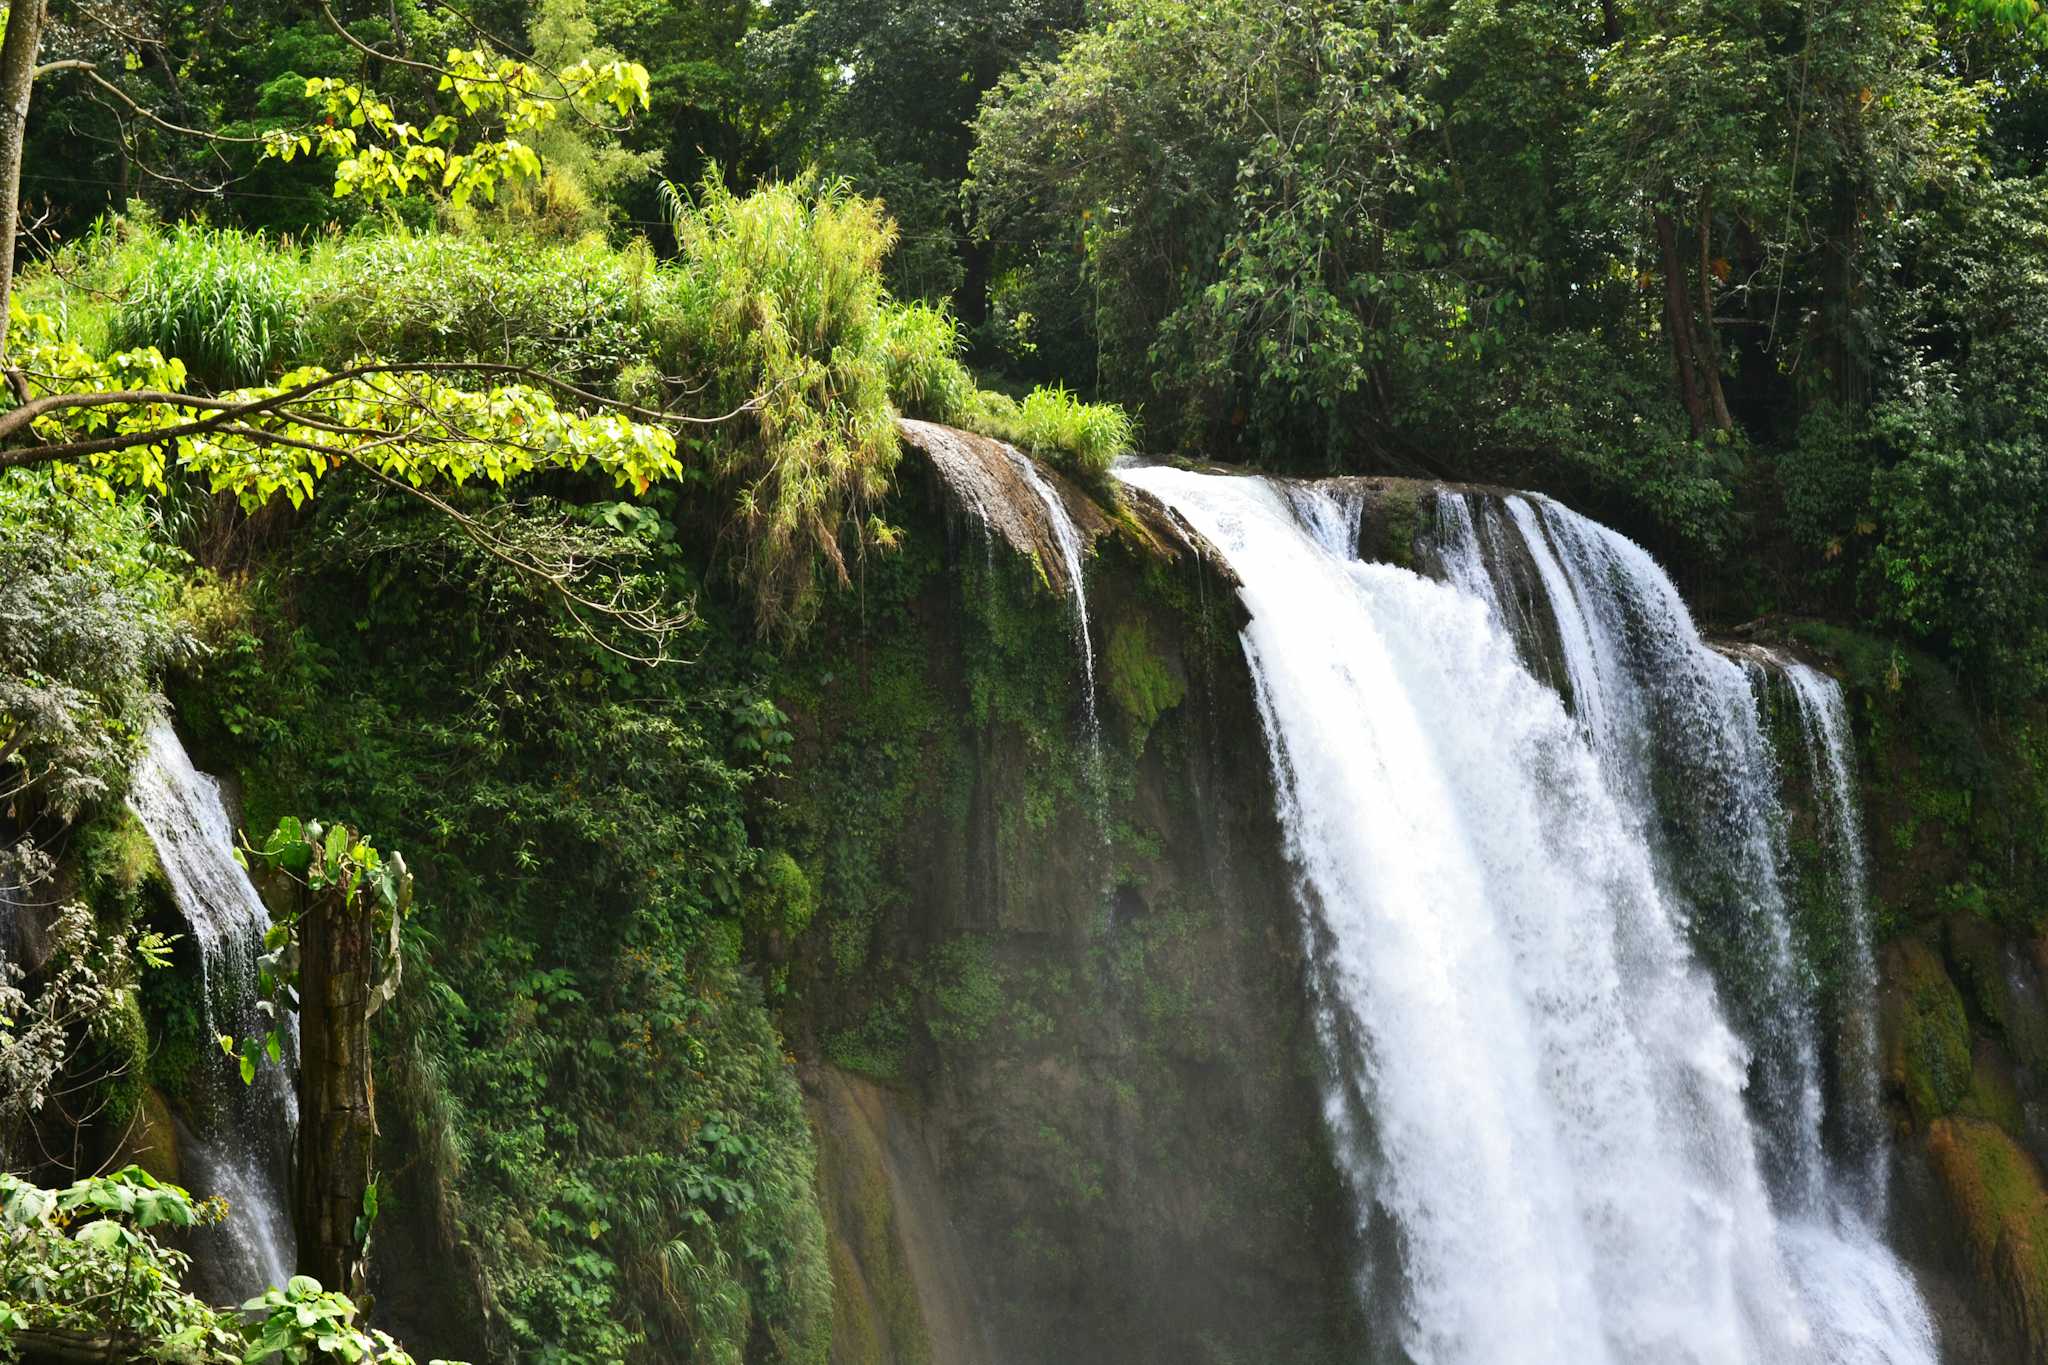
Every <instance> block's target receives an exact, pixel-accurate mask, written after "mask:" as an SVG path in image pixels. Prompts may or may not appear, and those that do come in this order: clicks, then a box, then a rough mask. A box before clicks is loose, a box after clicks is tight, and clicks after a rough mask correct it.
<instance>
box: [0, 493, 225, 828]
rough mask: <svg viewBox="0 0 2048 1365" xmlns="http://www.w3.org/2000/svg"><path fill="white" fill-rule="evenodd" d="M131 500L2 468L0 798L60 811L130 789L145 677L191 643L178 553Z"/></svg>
mask: <svg viewBox="0 0 2048 1365" xmlns="http://www.w3.org/2000/svg"><path fill="white" fill-rule="evenodd" d="M147 522H148V513H147V511H146V509H145V508H144V507H143V506H142V504H141V503H140V502H139V501H138V500H136V499H133V498H130V499H127V500H125V501H121V502H111V501H107V500H103V499H100V498H97V497H94V496H91V495H88V494H83V493H81V492H80V491H79V490H78V489H77V488H76V487H75V486H73V484H72V483H71V482H70V481H68V480H65V479H62V478H60V477H57V476H55V475H51V474H36V473H34V472H30V471H22V472H17V473H9V474H0V581H4V582H5V583H6V584H7V606H6V608H5V609H4V610H0V797H7V796H15V795H19V794H22V793H25V792H34V793H35V794H36V797H37V799H38V800H39V801H41V802H42V803H45V804H47V805H48V806H49V807H50V808H51V809H52V810H54V811H56V812H57V813H58V814H60V815H70V814H73V813H75V812H77V811H78V810H79V809H80V808H81V807H83V806H84V805H86V804H87V803H88V802H92V801H99V800H104V799H106V798H107V797H109V796H111V795H115V794H118V793H119V792H121V791H122V790H124V789H125V788H126V786H127V773H128V768H129V765H130V763H131V762H132V760H133V758H134V754H135V750H136V747H137V742H138V741H139V739H140V737H141V734H142V730H143V728H144V727H145V726H146V725H147V724H148V722H149V719H150V717H151V714H152V710H151V708H152V705H153V698H154V695H155V677H156V674H157V672H158V671H159V670H160V669H161V668H163V667H164V666H165V665H166V664H167V663H170V662H171V661H173V660H174V659H177V658H180V657H182V656H183V655H184V654H186V653H187V651H188V649H189V640H188V639H187V637H186V636H185V634H184V633H183V632H182V631H181V630H180V629H179V628H178V627H177V625H176V624H175V623H174V621H173V618H172V614H171V596H172V591H173V584H174V579H173V572H174V570H175V569H176V567H177V565H178V557H177V556H176V555H175V554H172V553H170V552H168V551H166V550H164V549H163V548H161V547H160V546H157V545H155V544H153V543H152V541H151V538H150V536H149V534H148V530H147Z"/></svg>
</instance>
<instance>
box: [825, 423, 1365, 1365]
mask: <svg viewBox="0 0 2048 1365" xmlns="http://www.w3.org/2000/svg"><path fill="white" fill-rule="evenodd" d="M975 439H978V438H960V437H959V436H958V434H957V433H948V434H945V435H944V436H943V437H942V438H933V437H930V436H925V437H918V436H916V435H915V434H914V435H913V440H914V441H918V442H919V443H920V444H921V445H922V446H923V448H925V449H927V450H933V451H937V452H940V453H937V454H934V455H933V457H932V459H931V460H930V466H931V470H932V473H931V475H930V477H929V478H928V479H927V480H925V481H923V483H922V484H920V481H919V480H918V478H917V476H916V475H915V473H914V472H907V474H906V487H905V490H904V496H903V498H902V499H901V500H900V505H899V508H898V509H897V512H898V517H899V519H900V520H903V521H904V522H905V523H906V531H907V535H908V538H909V540H910V542H911V544H912V545H913V546H914V547H915V546H918V545H922V546H924V547H925V548H926V549H927V550H928V551H929V553H930V558H929V559H928V560H927V561H924V562H923V564H922V567H921V568H920V570H919V571H918V572H917V573H916V575H915V582H914V583H912V584H909V585H907V586H906V587H905V589H904V592H903V596H902V599H901V601H900V603H892V604H891V605H889V606H888V607H881V606H879V605H875V604H871V606H870V614H871V616H879V615H881V614H882V613H884V612H887V613H888V614H889V615H890V619H891V620H892V621H893V622H894V623H895V624H893V625H892V626H891V627H890V631H891V639H890V640H889V642H888V644H887V646H886V648H887V650H889V651H891V652H892V654H891V657H892V659H893V662H890V663H888V664H886V665H885V664H884V663H883V662H882V660H881V642H880V641H879V640H876V639H874V638H872V637H871V638H870V640H869V641H868V643H867V644H866V645H861V644H857V643H856V642H855V641H854V640H852V639H851V638H849V637H845V636H842V637H841V638H839V639H838V640H836V641H833V640H821V641H820V644H819V650H820V655H821V658H823V659H829V660H840V661H843V660H845V659H847V658H849V657H850V656H852V655H853V654H854V653H856V652H858V651H859V650H860V649H862V648H870V649H874V650H875V651H876V652H874V653H872V654H870V656H869V658H870V666H871V670H873V671H871V672H870V673H869V675H868V677H867V678H866V680H865V684H864V685H862V684H861V683H857V682H853V681H845V682H844V683H843V685H842V683H841V681H839V680H842V679H844V677H845V667H844V664H843V663H841V664H838V665H836V666H835V667H834V668H833V669H832V672H833V676H834V678H835V682H834V683H833V684H831V685H830V686H828V687H821V688H820V690H819V692H818V693H817V694H816V695H815V696H812V697H809V698H806V699H804V700H805V701H806V702H807V703H808V704H807V705H802V706H793V707H792V708H790V709H792V713H793V715H794V716H795V721H794V724H793V728H795V729H796V730H797V731H798V733H799V734H806V735H816V736H817V737H818V738H817V743H818V744H819V746H820V748H819V751H818V753H817V755H816V756H815V757H816V758H817V760H818V761H816V762H813V763H812V765H811V767H812V770H814V771H815V770H817V769H818V768H819V767H821V766H822V767H824V768H826V769H832V768H834V767H835V766H836V765H838V764H839V762H840V760H841V758H843V759H844V762H845V763H846V765H848V771H849V777H848V780H847V784H846V786H845V787H844V788H841V789H839V790H838V791H837V792H835V791H834V790H833V789H832V788H831V787H830V786H829V784H825V785H818V786H815V787H813V788H812V789H811V790H809V791H807V792H806V793H805V795H804V797H803V799H804V800H805V801H806V802H815V803H816V806H815V808H814V809H813V810H811V812H810V813H809V814H808V815H807V816H806V817H805V818H806V819H807V820H808V821H812V822H814V823H812V825H811V828H813V829H814V830H816V831H817V834H816V840H817V845H816V847H817V851H816V852H815V853H814V854H813V855H812V856H811V857H809V858H806V860H805V861H806V862H807V864H810V865H812V866H815V867H816V868H817V870H818V873H819V877H818V880H819V882H820V887H821V895H822V897H823V898H824V900H823V903H824V905H825V906H826V907H827V908H828V911H830V910H835V909H836V910H837V911H839V912H841V913H842V914H844V913H845V912H847V911H848V909H849V900H848V897H850V896H852V895H853V894H854V892H853V888H854V886H855V885H856V883H858V884H860V885H863V886H866V887H869V888H870V890H869V891H867V892H864V893H862V894H863V895H864V896H866V897H867V899H868V901H869V902H870V903H873V904H874V905H875V906H876V910H875V913H874V916H873V919H872V923H871V924H870V926H869V929H868V932H867V934H866V936H865V939H864V941H862V942H859V943H858V944H855V943H852V942H850V941H849V936H848V935H847V934H846V933H845V932H844V931H842V934H841V939H840V941H839V942H838V943H836V944H835V943H833V942H830V941H820V940H819V936H817V935H813V936H812V938H811V939H809V940H807V941H806V942H804V943H803V944H800V945H799V948H798V953H797V961H796V963H795V965H794V966H793V969H792V970H793V979H797V980H800V981H801V982H802V990H801V998H802V999H803V1000H804V1001H805V1009H806V1018H805V1019H804V1020H803V1021H801V1023H800V1024H799V1025H797V1026H796V1027H794V1028H793V1029H792V1032H793V1034H796V1035H797V1036H804V1037H806V1038H807V1041H806V1043H805V1044H804V1049H803V1050H804V1052H805V1053H806V1055H807V1056H809V1057H813V1058H815V1059H817V1061H818V1062H819V1063H820V1064H821V1065H819V1066H817V1067H815V1068H813V1070H812V1071H811V1073H810V1075H811V1077H812V1081H811V1087H810V1093H811V1095H812V1099H813V1104H814V1109H813V1114H814V1120H815V1127H816V1131H817V1133H818V1136H819V1141H820V1149H821V1150H820V1162H821V1169H822V1170H823V1171H824V1172H825V1173H826V1174H825V1177H824V1180H825V1184H824V1187H823V1189H824V1194H825V1202H826V1206H827V1210H828V1223H829V1224H830V1226H831V1232H832V1238H833V1253H834V1260H835V1271H836V1272H839V1271H843V1272H844V1275H845V1281H844V1284H843V1285H842V1289H841V1300H840V1302H839V1303H838V1304H837V1305H836V1313H837V1314H838V1315H839V1316H840V1317H841V1318H842V1319H843V1320H842V1321H841V1322H839V1323H837V1324H835V1332H834V1342H835V1346H834V1358H835V1360H841V1361H844V1362H847V1363H848V1365H852V1362H856V1361H862V1362H865V1361H870V1360H872V1361H882V1360H894V1361H914V1360H927V1359H928V1360H932V1361H938V1360H949V1361H950V1360H956V1359H969V1358H971V1357H970V1356H967V1355H961V1354H960V1352H962V1351H968V1350H969V1349H970V1347H972V1348H973V1349H976V1350H981V1349H985V1350H986V1351H987V1352H988V1358H989V1359H991V1360H1000V1361H1002V1362H1005V1365H1032V1363H1033V1362H1046V1365H1052V1362H1061V1363H1062V1365H1094V1363H1096V1362H1101V1363H1102V1365H1109V1362H1159V1365H1166V1362H1174V1365H1180V1363H1181V1362H1190V1361H1208V1360H1217V1361H1221V1360H1239V1359H1257V1360H1261V1361H1272V1362H1287V1361H1320V1360H1329V1359H1343V1358H1356V1357H1357V1354H1358V1344H1357V1343H1358V1334H1359V1332H1360V1330H1361V1328H1360V1325H1359V1323H1358V1322H1357V1321H1356V1310H1355V1308H1354V1306H1353V1305H1354V1302H1355V1299H1356V1295H1355V1292H1354V1283H1355V1281H1354V1273H1355V1272H1354V1265H1355V1258H1354V1256H1353V1254H1352V1243H1353V1241H1354V1233H1353V1230H1352V1228H1351V1226H1350V1222H1351V1220H1350V1214H1349V1211H1348V1210H1349V1201H1348V1199H1347V1198H1346V1197H1345V1196H1344V1195H1343V1192H1342V1189H1341V1186H1340V1183H1339V1177H1338V1175H1337V1172H1336V1168H1335V1165H1334V1163H1333V1162H1332V1160H1331V1157H1330V1154H1329V1151H1328V1144H1327V1138H1326V1136H1325V1132H1324V1126H1323V1121H1322V1116H1321V1111H1320V1100H1319V1080H1318V1075H1319V1067H1320V1066H1321V1062H1320V1052H1319V1049H1318V1046H1317V1042H1316V1039H1315V1036H1314V1032H1313V1025H1312V1020H1311V1017H1310V1013H1309V1006H1308V999H1309V993H1308V990H1307V985H1306V982H1305V979H1304V971H1305V968H1304V961H1303V953H1302V948H1301V942H1300V927H1299V916H1298V912H1297V910H1296V908H1295V903H1294V899H1293V891H1292V883H1293V877H1292V873H1291V871H1290V869H1289V868H1288V866H1287V864H1286V862H1285V860H1284V858H1283V856H1282V853H1281V845H1280V836H1279V832H1278V830H1277V828H1276V826H1275V822H1274V818H1273V815H1272V811H1273V798H1272V793H1271V790H1270V788H1269V787H1268V786H1267V785H1266V784H1267V779H1266V776H1265V774H1266V772H1267V759H1266V755H1265V751H1264V741H1263V737H1262V734H1261V731H1260V728H1259V721H1258V715H1257V711H1256V708H1255V705H1254V702H1253V699H1252V696H1251V693H1250V683H1249V679H1248V677H1247V675H1246V673H1245V670H1244V668H1243V666H1242V656H1241V653H1240V650H1239V646H1238V642H1237V629H1238V625H1239V623H1240V620H1241V613H1242V608H1241V607H1240V606H1239V605H1238V603H1237V600H1236V596H1235V593H1234V592H1233V590H1232V585H1231V583H1230V582H1229V581H1228V580H1227V579H1225V578H1224V577H1223V576H1222V575H1221V574H1220V573H1219V572H1218V567H1219V566H1218V564H1217V562H1216V561H1215V560H1214V558H1213V557H1209V556H1205V555H1204V554H1203V552H1202V547H1201V546H1200V545H1199V544H1198V543H1197V542H1196V541H1195V540H1194V539H1193V538H1192V537H1191V536H1189V535H1188V534H1186V533H1185V531H1184V529H1183V528H1180V527H1178V526H1177V525H1176V524H1175V523H1174V521H1173V519H1172V518H1171V517H1169V516H1167V515H1166V514H1165V513H1164V512H1163V510H1162V509H1160V508H1158V507H1157V506H1156V505H1152V504H1149V503H1148V502H1147V501H1146V500H1145V499H1143V498H1140V497H1133V498H1132V499H1131V500H1130V501H1129V502H1128V503H1127V504H1126V505H1125V506H1123V507H1121V508H1119V509H1116V510H1115V511H1114V512H1111V511H1106V510H1104V509H1100V508H1097V507H1095V506H1094V505H1093V504H1088V503H1086V501H1085V499H1082V498H1081V497H1080V495H1078V494H1076V493H1074V492H1073V490H1072V489H1071V488H1069V487H1067V486H1066V485H1064V484H1059V483H1055V484H1054V486H1055V487H1056V488H1058V489H1059V491H1060V493H1061V494H1062V495H1063V496H1065V497H1067V498H1068V499H1069V502H1070V511H1071V513H1072V517H1073V521H1074V523H1075V524H1076V525H1078V526H1079V527H1081V528H1082V530H1083V531H1084V533H1085V534H1086V536H1087V539H1088V542H1089V550H1088V555H1087V559H1086V563H1087V575H1088V578H1087V603H1088V608H1089V614H1090V618H1091V627H1092V632H1093V640H1094V642H1095V648H1096V654H1097V659H1096V663H1097V688H1098V695H1097V696H1096V697H1095V698H1094V699H1093V706H1092V708H1091V706H1090V705H1089V699H1088V698H1085V697H1084V696H1082V695H1081V688H1082V685H1083V684H1082V681H1081V674H1082V670H1081V669H1080V667H1079V666H1078V663H1077V659H1078V653H1077V651H1078V643H1077V641H1076V639H1075V629H1074V622H1073V620H1072V612H1073V603H1072V598H1071V596H1070V595H1069V594H1068V593H1067V592H1066V591H1065V590H1064V586H1063V585H1060V584H1057V583H1055V582H1054V581H1052V575H1051V573H1050V572H1048V569H1049V566H1050V565H1051V564H1052V563H1053V562H1054V557H1053V556H1051V555H1050V554H1049V553H1048V552H1047V549H1046V543H1045V541H1044V540H1043V538H1042V537H1041V536H1040V535H1039V531H1038V528H1035V527H1033V526H1032V525H1030V524H1028V513H1029V508H1026V509H1024V514H1020V517H1019V518H1017V519H1016V521H1021V522H1024V523H1025V524H1023V525H1021V527H1020V526H1019V525H1018V524H1014V522H1012V521H1009V520H1006V519H1005V518H1004V517H1003V516H1001V515H998V516H996V517H994V518H992V519H991V520H990V522H989V526H990V527H991V528H992V529H991V530H988V531H984V530H983V529H981V524H980V522H979V519H978V517H977V516H976V515H974V512H975V504H973V503H972V501H971V497H972V493H971V490H973V489H977V488H979V489H984V490H986V489H988V488H990V487H995V488H1000V487H1001V484H1000V478H1001V475H1002V467H1001V465H1000V464H998V463H996V459H995V455H999V454H1000V452H995V455H992V454H991V452H989V451H987V450H981V451H979V452H978V453H977V452H976V451H975V449H974V447H973V445H972V442H973V441H974V440H975ZM963 452H965V453H963ZM970 460H972V461H974V463H973V465H972V466H971V467H972V469H974V470H977V471H979V472H978V473H974V474H973V475H972V476H971V477H972V480H973V481H972V482H968V483H965V484H963V482H962V476H961V473H960V469H961V466H962V464H963V462H966V461H970ZM913 466H914V461H913V462H906V470H907V471H910V470H912V468H913ZM983 475H988V476H989V478H988V479H984V478H983ZM992 481H993V482H992ZM1013 536H1015V537H1021V540H1022V543H1021V544H1020V543H1019V540H1018V539H1017V538H1013ZM917 553H919V552H918V551H917V550H916V549H913V550H912V551H911V554H912V556H913V558H914V557H915V555H916V554H917ZM884 672H886V673H887V674H888V676H886V677H885V676H883V673H884ZM905 696H914V697H915V698H916V699H917V700H916V702H915V704H914V705H913V704H912V703H909V702H902V703H900V704H899V703H898V702H894V701H889V700H886V699H888V698H899V699H900V698H902V697H905ZM882 706H887V707H889V708H891V709H890V711H889V715H888V717H887V719H886V722H885V721H884V719H883V718H882V717H881V716H879V715H878V714H877V711H876V708H877V707H882ZM1091 711H1092V713H1093V715H1094V716H1095V720H1094V722H1093V729H1092V731H1091V723H1090V720H1089V716H1090V714H1091ZM881 729H886V730H888V731H889V732H890V733H891V735H892V740H891V744H890V746H889V748H888V751H887V752H883V751H882V750H881V749H880V748H878V746H877V745H876V744H875V743H873V736H874V735H875V734H876V732H877V731H878V730H881ZM906 731H908V732H909V733H907V734H906V733H905V732H906ZM834 755H837V756H839V757H834ZM892 755H893V756H892ZM877 790H888V791H892V792H900V794H901V800H900V801H896V800H893V799H892V801H891V802H890V803H889V808H888V813H887V818H886V819H877V821H876V822H875V824H874V825H873V826H872V829H871V831H870V827H869V826H867V825H866V824H864V823H863V820H864V817H863V816H862V815H861V814H860V811H862V810H864V809H865V808H866V802H867V801H868V800H870V799H872V798H873V794H874V793H875V792H876V791H877ZM853 826H859V827H860V829H861V832H862V837H861V838H860V839H859V840H857V841H852V840H849V839H848V838H847V835H846V831H847V830H848V829H849V828H851V827H853ZM870 834H871V837H870ZM835 840H836V841H837V842H835ZM852 842H857V844H858V846H859V848H858V852H852V851H844V850H845V846H846V845H847V844H848V843H852ZM835 849H841V850H842V851H840V852H836V853H835V852H834V851H833V850H835ZM856 861H857V862H858V863H859V866H858V868H857V869H856V868H852V867H849V866H847V864H849V863H852V862H856ZM835 867H837V868H838V869H839V871H838V872H837V873H835V872H834V870H833V869H834V868H835ZM820 918H821V920H822V919H829V918H830V915H829V913H828V914H827V915H821V917H820ZM844 923H845V920H844V919H842V924H844ZM913 1205H915V1206H916V1207H913ZM918 1219H923V1220H924V1223H925V1226H924V1228H923V1229H922V1230H919V1229H918V1228H916V1227H914V1226H913V1225H914V1224H915V1223H916V1222H917V1220H918ZM941 1238H952V1239H955V1240H954V1244H955V1245H957V1247H958V1248H959V1252H958V1255H957V1257H932V1256H930V1255H927V1254H921V1253H920V1251H919V1249H918V1248H919V1246H920V1244H921V1245H923V1246H924V1247H926V1248H929V1246H930V1245H932V1244H933V1242H934V1241H935V1240H938V1239H941ZM954 1262H957V1266H956V1269H957V1270H958V1274H957V1277H956V1278H953V1279H951V1280H945V1279H944V1278H943V1276H942V1275H941V1272H940V1267H941V1266H942V1265H944V1264H948V1263H954ZM906 1282H907V1284H908V1287H909V1292H905V1291H904V1285H905V1284H906ZM913 1309H914V1311H913ZM948 1321H951V1322H956V1323H957V1322H963V1321H964V1322H972V1323H976V1324H978V1325H979V1326H980V1328H981V1329H982V1331H983V1333H984V1335H983V1336H982V1337H981V1338H980V1339H979V1340H978V1341H969V1342H966V1343H964V1344H963V1342H962V1340H961V1339H960V1333H959V1332H958V1331H957V1330H955V1329H953V1328H949V1327H947V1326H945V1324H946V1323H947V1322H948ZM920 1332H921V1333H922V1338H921V1344H920V1341H919V1333H920ZM949 1334H950V1336H951V1337H952V1341H951V1344H948V1343H947V1342H945V1341H942V1338H944V1337H947V1336H948V1335H949ZM920 1352H922V1353H920Z"/></svg>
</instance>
